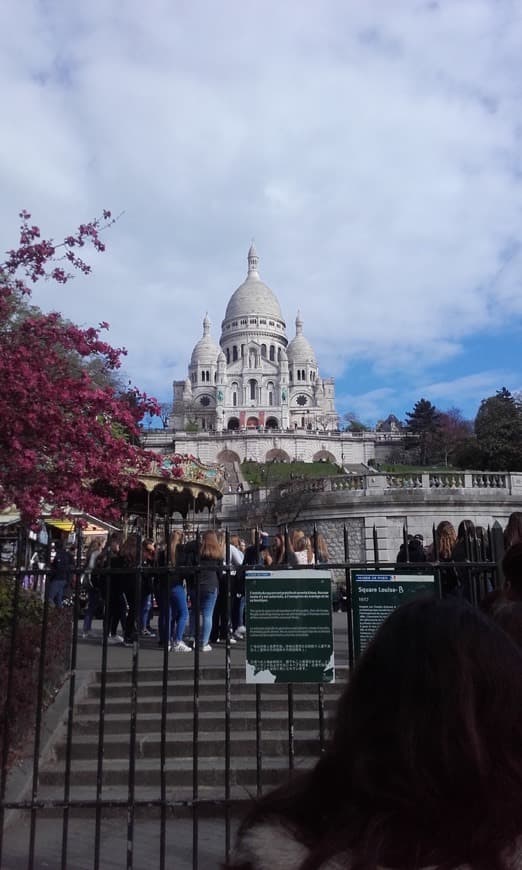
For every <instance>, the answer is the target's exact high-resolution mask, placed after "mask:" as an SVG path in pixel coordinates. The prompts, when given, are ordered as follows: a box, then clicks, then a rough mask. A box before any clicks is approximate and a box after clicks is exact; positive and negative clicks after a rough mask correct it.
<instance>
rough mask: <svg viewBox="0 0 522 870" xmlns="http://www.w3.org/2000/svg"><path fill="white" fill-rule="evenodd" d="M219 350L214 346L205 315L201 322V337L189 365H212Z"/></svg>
mask: <svg viewBox="0 0 522 870" xmlns="http://www.w3.org/2000/svg"><path fill="white" fill-rule="evenodd" d="M220 350H221V348H220V347H219V346H218V345H217V344H216V342H215V341H214V339H213V338H212V336H211V335H210V320H209V318H208V314H205V318H204V320H203V336H202V338H200V339H199V341H198V342H197V344H196V345H195V347H194V350H193V351H192V356H191V358H190V364H191V365H192V366H197V365H206V366H208V365H214V364H215V363H216V360H217V358H218V356H219V353H220Z"/></svg>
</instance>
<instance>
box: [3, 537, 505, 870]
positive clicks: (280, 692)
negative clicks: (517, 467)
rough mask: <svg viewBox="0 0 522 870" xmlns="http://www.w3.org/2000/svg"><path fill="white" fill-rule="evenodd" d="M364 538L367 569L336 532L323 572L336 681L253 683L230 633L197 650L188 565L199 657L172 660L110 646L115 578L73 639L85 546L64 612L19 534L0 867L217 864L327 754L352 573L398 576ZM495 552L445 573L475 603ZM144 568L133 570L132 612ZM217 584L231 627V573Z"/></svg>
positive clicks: (492, 548) (153, 645) (471, 547)
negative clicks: (272, 793)
mask: <svg viewBox="0 0 522 870" xmlns="http://www.w3.org/2000/svg"><path fill="white" fill-rule="evenodd" d="M314 539H315V545H316V550H317V535H316V534H314ZM373 542H374V553H373V557H374V558H373V560H372V561H371V562H368V563H360V562H359V563H355V562H352V561H350V554H349V550H348V536H347V532H346V529H345V531H344V552H345V559H344V561H342V562H336V563H327V564H324V563H323V564H321V566H320V567H321V568H323V569H324V568H327V569H331V570H332V573H333V575H334V577H335V578H336V586H337V594H336V597H335V604H336V607H335V613H334V614H333V619H334V637H335V655H336V669H337V674H338V677H337V679H338V681H337V682H336V684H334V685H297V684H289V685H285V686H259V685H255V686H249V685H247V684H246V683H245V676H244V675H245V664H244V660H245V654H244V645H243V644H242V642H241V641H238V642H236V643H234V640H235V638H232V637H231V636H230V634H228V633H227V635H226V638H225V639H224V642H222V643H219V644H216V645H215V646H214V648H213V650H212V651H211V652H209V653H205V652H203V651H201V650H200V648H199V644H198V642H197V641H198V633H199V631H200V628H199V607H200V602H199V593H198V591H197V590H198V589H199V583H198V578H199V575H200V571H201V567H200V565H199V564H196V565H195V566H194V568H193V573H194V583H195V586H194V588H195V590H196V592H195V595H194V596H193V598H194V600H193V602H192V606H193V608H195V616H196V619H195V626H196V628H195V631H196V643H195V645H194V650H193V651H192V652H191V653H184V654H182V653H175V652H174V651H169V648H168V642H165V641H164V642H163V643H162V644H160V643H158V640H157V638H155V637H153V636H152V635H151V634H146V633H145V634H140V633H139V630H138V629H139V626H138V627H137V628H136V631H135V634H134V639H133V641H132V645H131V646H129V647H125V646H124V645H123V644H121V643H111V642H110V638H109V636H108V621H107V620H108V610H109V598H110V582H111V581H110V579H109V581H108V582H107V583H106V587H105V600H104V605H105V606H104V614H103V618H100V616H101V614H98V617H99V618H98V619H96V618H95V621H94V631H93V633H92V636H90V637H85V638H84V637H83V636H82V634H83V633H82V622H81V620H82V615H83V588H82V585H81V583H80V577H81V574H82V558H81V535H78V538H77V545H76V559H75V563H74V567H73V568H72V571H71V575H72V578H73V582H72V583H71V590H70V597H69V598H68V599H66V606H64V607H61V608H59V607H53V606H52V605H51V604H50V603H49V600H48V599H47V598H46V597H45V595H43V594H42V593H43V589H44V588H45V584H46V582H48V580H49V571H48V569H36V568H35V569H34V570H32V571H31V572H30V571H29V569H28V568H27V567H26V565H24V562H25V549H24V542H23V540H22V539H20V541H19V546H18V564H17V565H16V566H14V567H13V566H10V567H4V568H2V571H1V577H0V583H1V586H0V661H1V662H2V664H1V665H0V667H1V668H2V671H1V680H0V697H1V701H2V707H1V708H0V714H1V716H2V720H1V725H2V730H1V733H0V740H1V744H0V745H1V765H2V769H1V786H0V866H1V867H2V868H5V870H11V868H13V870H14V868H15V867H16V868H20V867H23V866H26V867H28V868H30V870H33V868H40V867H41V868H43V867H53V868H54V867H61V868H67V867H70V868H75V870H77V868H84V867H85V868H94V870H98V868H106V867H114V868H119V867H121V868H123V867H125V868H127V870H132V868H134V867H136V868H140V870H143V868H148V867H150V868H156V867H159V868H160V870H165V868H175V870H183V868H203V870H206V868H211V867H214V868H215V867H218V866H219V864H220V862H222V861H223V862H224V861H226V859H227V857H228V855H229V852H230V848H231V845H232V843H233V837H234V828H235V825H236V823H237V819H238V817H240V815H241V813H242V812H244V810H245V808H246V807H247V806H248V804H249V802H250V801H251V800H252V799H253V798H255V797H256V796H259V795H261V794H262V793H263V792H264V791H265V790H266V789H267V788H271V787H272V786H274V785H275V784H277V783H278V782H281V781H283V780H284V778H285V777H288V776H289V775H291V774H292V772H293V771H294V770H296V769H306V768H307V767H309V766H311V765H313V763H314V761H315V759H316V758H317V757H318V756H319V754H320V753H321V751H322V749H323V748H324V746H325V743H326V741H327V739H328V730H329V729H328V722H329V719H330V717H331V715H332V713H333V711H334V709H335V704H336V700H337V697H338V695H339V692H340V691H341V690H342V684H343V683H344V682H345V680H346V678H347V676H348V674H349V669H350V668H351V667H352V665H353V660H354V638H353V622H352V606H351V605H352V598H351V574H350V570H351V569H352V568H359V569H361V570H376V569H380V568H389V569H390V570H394V568H395V566H394V565H383V564H382V563H381V562H380V560H379V541H378V538H377V534H376V532H375V530H374V537H373ZM404 543H405V545H406V543H407V530H406V529H405V530H404ZM500 546H501V544H500V538H499V536H498V535H497V536H495V534H494V533H493V532H488V536H487V540H486V541H484V540H483V541H482V542H480V541H479V542H477V541H476V540H469V541H468V543H467V552H466V556H467V558H466V561H465V562H463V563H462V564H459V565H457V566H456V567H457V568H458V570H460V571H461V572H463V576H464V575H465V576H466V577H467V578H468V582H467V583H466V584H465V586H466V589H467V590H468V595H469V597H470V599H471V601H472V602H473V603H477V602H478V601H479V600H480V599H481V598H482V597H483V596H484V594H485V593H486V592H487V591H488V589H490V588H492V587H495V586H496V585H497V583H498V579H497V563H498V560H499V556H500V555H501V554H500V552H499V547H500ZM406 549H407V548H406ZM287 551H288V550H287ZM435 553H436V551H435ZM258 556H259V553H258ZM414 567H416V568H417V569H420V570H429V571H433V572H434V573H435V576H436V579H437V578H439V576H440V572H441V571H442V570H443V569H444V567H445V566H444V565H443V564H442V563H439V562H438V561H435V562H433V563H429V564H428V563H426V564H425V565H424V566H422V567H421V566H412V565H410V564H409V563H408V557H406V565H405V566H403V570H410V569H413V568H414ZM446 567H447V566H446ZM170 570H171V567H170V566H169V565H168V564H167V565H165V566H164V567H155V568H154V573H155V576H157V577H159V578H160V579H161V577H166V576H167V575H168V572H169V571H170ZM148 572H149V573H150V569H147V568H143V567H142V566H139V567H136V568H135V569H134V575H133V576H134V583H135V591H134V594H135V596H136V597H135V600H136V601H140V600H141V591H142V588H143V587H144V584H145V583H146V580H147V573H148ZM224 577H225V588H226V612H227V618H230V614H231V609H232V604H233V601H232V595H233V583H232V577H233V566H232V565H231V564H230V563H227V565H226V567H225V574H224ZM35 578H36V579H35ZM167 585H168V584H164V588H167ZM27 587H30V588H27ZM33 587H34V588H33ZM167 640H168V639H167Z"/></svg>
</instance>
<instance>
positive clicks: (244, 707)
mask: <svg viewBox="0 0 522 870" xmlns="http://www.w3.org/2000/svg"><path fill="white" fill-rule="evenodd" d="M230 703H231V708H232V710H234V711H238V712H246V711H249V710H255V706H256V705H255V698H244V697H237V698H232V699H231V702H230ZM336 703H337V698H331V697H326V698H325V701H324V706H325V709H333V707H334V706H335V704H336ZM165 707H166V711H167V713H169V714H173V715H177V714H178V713H191V712H193V710H194V699H193V698H192V697H187V698H176V697H174V698H172V697H171V698H167V700H166V702H165ZM318 707H319V704H318V701H317V698H306V697H304V698H303V697H294V701H293V709H294V711H295V712H296V713H297V712H299V713H301V712H302V711H304V710H316V711H317V710H318ZM198 708H199V710H200V711H201V712H210V711H215V712H216V713H219V712H221V711H224V709H225V697H224V695H205V696H200V698H199V701H198ZM161 709H162V700H161V695H159V696H156V697H154V698H147V699H143V698H140V696H139V695H138V699H137V710H138V715H141V714H142V713H156V714H157V715H160V713H161ZM97 710H99V703H98V701H97V700H95V699H93V700H92V701H80V702H79V703H78V704H77V706H76V716H77V717H78V716H93V715H95V714H96V711H97ZM261 710H262V711H263V712H264V711H266V710H272V711H274V710H279V711H281V712H282V713H285V714H287V712H288V698H287V697H286V696H284V695H282V696H280V697H277V696H276V697H270V698H263V699H262V702H261ZM130 711H131V700H130V697H129V694H127V696H126V697H120V698H110V699H109V698H107V699H106V702H105V715H106V716H107V715H111V714H114V713H115V714H120V713H124V712H126V713H128V714H130Z"/></svg>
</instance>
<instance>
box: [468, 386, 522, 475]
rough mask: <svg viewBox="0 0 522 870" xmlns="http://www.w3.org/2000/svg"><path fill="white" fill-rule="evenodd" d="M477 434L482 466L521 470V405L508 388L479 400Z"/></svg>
mask: <svg viewBox="0 0 522 870" xmlns="http://www.w3.org/2000/svg"><path fill="white" fill-rule="evenodd" d="M475 435H476V438H477V445H478V447H479V449H480V451H481V454H482V460H483V466H482V467H483V468H487V469H491V471H522V408H521V405H520V403H519V402H517V400H516V399H515V397H514V396H512V395H511V393H510V392H509V390H507V389H506V388H505V387H502V389H501V390H498V391H497V393H496V395H495V396H490V397H489V398H488V399H483V400H482V402H481V403H480V408H479V410H478V413H477V416H476V418H475Z"/></svg>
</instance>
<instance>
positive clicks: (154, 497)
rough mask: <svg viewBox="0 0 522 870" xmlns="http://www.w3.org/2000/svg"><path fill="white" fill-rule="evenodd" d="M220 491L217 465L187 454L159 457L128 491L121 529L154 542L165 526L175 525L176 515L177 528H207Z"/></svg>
mask: <svg viewBox="0 0 522 870" xmlns="http://www.w3.org/2000/svg"><path fill="white" fill-rule="evenodd" d="M224 489H225V475H224V469H223V468H222V467H221V466H218V465H204V464H203V463H202V462H200V461H199V460H198V459H196V458H195V457H194V456H191V455H190V454H180V453H172V454H167V455H165V456H161V457H160V458H159V460H157V461H153V462H152V463H151V465H150V468H149V470H148V471H147V473H146V474H143V473H142V474H140V476H139V478H138V483H137V486H136V487H135V488H133V489H132V490H131V491H130V492H129V494H128V499H127V504H126V506H125V513H124V527H125V529H126V531H127V532H134V531H139V532H140V533H141V534H145V535H148V536H151V537H153V538H154V539H156V538H157V537H158V535H159V534H160V533H161V531H163V530H164V529H165V527H166V526H169V527H171V526H172V525H174V524H176V517H177V516H178V517H179V523H180V525H181V524H183V525H190V526H192V527H195V526H197V525H205V526H211V525H213V520H214V514H215V508H216V505H217V503H218V501H219V500H220V499H221V498H222V496H223V492H224ZM205 512H206V515H205ZM201 514H203V516H201V517H197V515H201Z"/></svg>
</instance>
